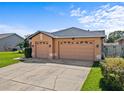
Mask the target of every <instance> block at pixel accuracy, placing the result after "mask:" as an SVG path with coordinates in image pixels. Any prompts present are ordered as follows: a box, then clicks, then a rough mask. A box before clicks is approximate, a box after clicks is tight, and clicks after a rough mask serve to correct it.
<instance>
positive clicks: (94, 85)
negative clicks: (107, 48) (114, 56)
mask: <svg viewBox="0 0 124 93" xmlns="http://www.w3.org/2000/svg"><path fill="white" fill-rule="evenodd" d="M102 77H103V76H102V74H101V69H100V65H99V62H96V63H94V64H93V66H92V68H91V71H90V73H89V75H88V77H87V79H86V81H85V83H84V85H83V86H82V88H81V91H101V90H102V88H101V87H100V81H101V79H102Z"/></svg>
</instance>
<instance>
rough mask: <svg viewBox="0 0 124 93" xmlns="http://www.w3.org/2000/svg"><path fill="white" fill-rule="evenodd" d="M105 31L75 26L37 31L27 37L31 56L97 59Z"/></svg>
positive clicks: (100, 51) (99, 55) (99, 57)
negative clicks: (58, 29)
mask: <svg viewBox="0 0 124 93" xmlns="http://www.w3.org/2000/svg"><path fill="white" fill-rule="evenodd" d="M104 37H105V31H104V30H102V31H89V30H83V29H80V28H76V27H71V28H67V29H64V30H60V31H57V32H53V33H49V32H44V31H38V32H36V33H34V34H32V35H31V36H30V37H29V38H30V41H31V44H32V57H34V58H55V59H78V60H92V61H95V60H98V59H101V56H102V47H103V39H104Z"/></svg>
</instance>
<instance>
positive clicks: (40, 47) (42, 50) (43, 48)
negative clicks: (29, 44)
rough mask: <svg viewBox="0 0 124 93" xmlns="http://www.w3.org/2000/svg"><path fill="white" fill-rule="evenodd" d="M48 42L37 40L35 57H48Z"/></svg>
mask: <svg viewBox="0 0 124 93" xmlns="http://www.w3.org/2000/svg"><path fill="white" fill-rule="evenodd" d="M48 49H49V48H48V42H38V43H37V44H36V57H37V58H48V54H49V51H48Z"/></svg>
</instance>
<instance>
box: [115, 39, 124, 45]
mask: <svg viewBox="0 0 124 93" xmlns="http://www.w3.org/2000/svg"><path fill="white" fill-rule="evenodd" d="M116 42H117V43H118V44H119V45H124V37H121V38H119V39H117V40H116Z"/></svg>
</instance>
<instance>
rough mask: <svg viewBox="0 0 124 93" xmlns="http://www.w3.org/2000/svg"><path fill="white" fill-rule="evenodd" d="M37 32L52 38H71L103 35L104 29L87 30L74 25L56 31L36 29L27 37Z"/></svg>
mask: <svg viewBox="0 0 124 93" xmlns="http://www.w3.org/2000/svg"><path fill="white" fill-rule="evenodd" d="M38 33H43V34H46V35H48V36H51V37H53V38H73V37H105V31H104V30H99V31H89V30H84V29H80V28H76V27H71V28H67V29H63V30H59V31H56V32H52V33H50V32H45V31H38V32H36V33H34V34H32V35H31V36H29V38H32V37H33V36H35V35H37V34H38Z"/></svg>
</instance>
